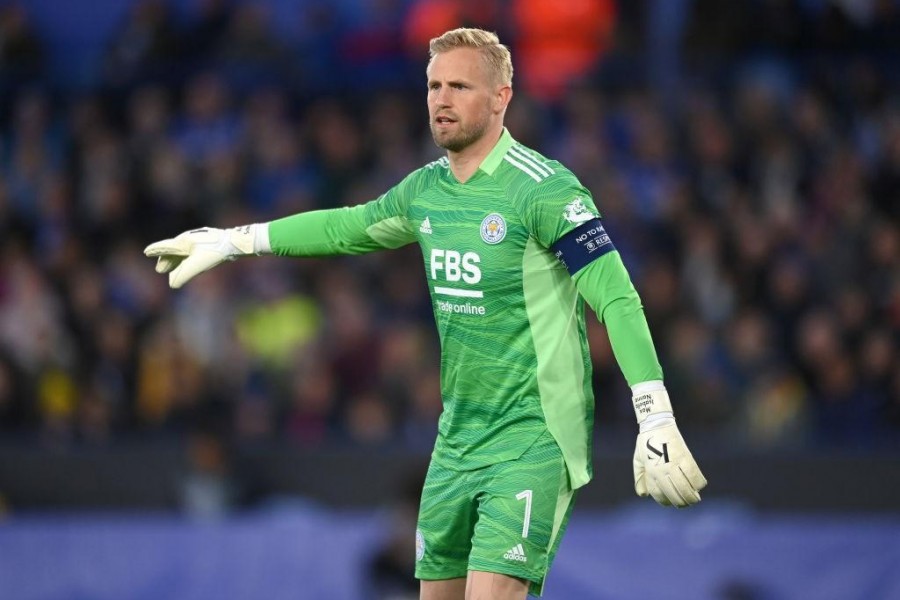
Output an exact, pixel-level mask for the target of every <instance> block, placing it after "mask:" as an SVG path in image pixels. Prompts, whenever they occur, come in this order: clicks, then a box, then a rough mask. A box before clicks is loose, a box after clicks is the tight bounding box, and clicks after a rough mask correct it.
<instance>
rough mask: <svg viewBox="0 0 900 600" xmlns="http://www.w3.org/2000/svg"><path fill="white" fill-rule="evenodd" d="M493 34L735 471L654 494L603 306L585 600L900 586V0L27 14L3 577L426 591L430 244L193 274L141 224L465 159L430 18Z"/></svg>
mask: <svg viewBox="0 0 900 600" xmlns="http://www.w3.org/2000/svg"><path fill="white" fill-rule="evenodd" d="M460 24H467V25H477V26H482V27H486V28H489V29H492V30H496V31H498V33H500V35H501V39H503V40H504V41H505V42H507V43H508V44H509V45H510V46H511V47H512V50H513V58H514V62H515V66H516V76H515V89H516V96H515V99H514V100H513V103H512V107H511V109H510V112H509V114H508V119H507V124H508V126H509V128H510V130H511V131H512V133H513V135H514V136H516V137H517V138H518V139H519V140H520V141H522V142H523V143H526V144H528V145H531V146H533V147H535V148H537V149H539V150H541V151H542V152H544V153H545V154H547V155H550V156H553V157H556V158H559V159H560V160H562V161H563V162H564V163H565V164H567V165H568V166H569V167H571V168H572V170H573V171H575V173H576V174H577V175H578V176H579V177H580V178H581V179H582V181H583V182H584V183H585V184H586V185H587V186H588V187H589V188H590V189H591V190H592V191H593V193H594V196H595V198H596V200H597V204H598V206H599V207H600V209H601V211H602V212H603V213H604V217H605V219H606V223H607V229H608V230H609V231H610V233H611V235H612V236H613V239H614V240H615V242H616V245H617V247H618V248H619V249H620V250H621V252H622V254H623V257H624V260H625V262H626V265H627V266H628V267H629V269H630V271H631V273H632V276H633V279H634V280H635V283H636V285H637V287H638V289H639V290H640V292H641V295H642V298H643V301H644V305H645V309H646V312H647V316H648V319H649V321H650V324H651V329H652V331H653V332H654V337H655V339H656V343H657V348H658V351H659V353H660V357H661V361H662V363H663V367H664V369H665V371H666V381H667V385H668V387H669V389H670V392H671V394H672V397H673V402H674V404H675V406H676V414H677V416H678V419H679V423H680V424H681V428H682V430H683V431H684V432H685V436H686V438H687V440H688V442H689V443H690V445H691V447H692V449H693V450H694V453H695V455H696V456H697V457H698V460H699V462H700V464H701V466H702V467H703V469H704V471H705V472H706V474H707V476H708V477H709V479H710V482H711V484H710V488H709V490H708V492H707V493H706V494H705V495H704V499H705V501H704V503H703V504H702V505H701V506H699V507H697V508H695V509H691V511H666V510H663V509H659V508H657V507H655V506H653V505H652V502H651V501H649V500H647V501H643V502H639V501H637V500H636V499H634V497H633V492H632V490H631V473H630V469H631V465H630V454H631V451H632V444H633V439H634V433H635V426H634V421H633V414H632V411H631V408H630V404H629V398H630V394H629V392H628V389H627V387H626V385H625V382H624V380H623V378H622V377H621V374H620V373H619V371H618V369H617V367H616V365H615V362H614V360H613V359H612V355H611V352H610V348H609V345H608V343H607V341H606V339H605V334H604V333H603V330H602V327H601V326H600V325H598V324H597V323H596V321H595V320H593V321H592V325H591V337H592V339H591V343H592V351H593V359H594V366H595V389H596V393H597V398H598V401H597V417H598V418H597V438H596V444H595V448H596V456H597V464H596V469H595V472H596V475H597V477H596V479H595V481H594V482H592V484H590V486H589V487H588V488H587V489H585V490H584V492H583V494H582V496H581V500H580V504H579V507H578V510H577V511H576V516H575V518H574V519H573V522H572V527H571V530H570V533H569V536H568V537H567V538H566V540H565V541H564V543H563V547H562V550H561V552H560V557H559V561H558V563H557V566H556V567H555V568H554V571H553V572H552V574H551V578H550V580H549V591H548V595H547V597H549V598H551V599H553V598H585V599H589V598H638V599H639V598H647V597H660V598H691V599H693V598H754V599H763V598H765V599H769V598H772V599H781V598H836V599H837V598H841V599H844V598H860V599H867V600H868V599H879V598H885V599H887V598H900V575H898V573H900V570H898V566H900V438H898V436H900V350H898V335H900V334H898V331H900V81H898V79H900V69H898V66H900V6H898V3H897V2H895V1H892V0H858V1H850V0H847V1H836V0H835V1H829V0H735V1H732V2H716V1H714V0H656V1H653V0H648V1H646V2H614V1H612V0H571V1H568V2H552V1H550V0H504V1H501V0H480V1H471V0H421V1H415V0H374V1H372V2H364V1H363V0H335V1H333V2H325V1H313V0H310V1H301V0H266V1H262V0H260V1H256V2H249V1H235V2H230V1H228V0H178V1H165V0H137V1H129V2H121V1H117V0H92V1H91V2H61V1H58V0H20V1H17V2H16V1H13V2H9V1H3V2H0V232H2V235H0V248H2V250H0V505H2V514H3V518H2V521H0V598H16V599H28V600H31V599H34V600H37V599H41V600H50V599H61V600H62V599H81V598H84V599H106V598H110V599H112V598H198V599H199V598H211V597H216V598H235V599H238V598H258V597H271V598H347V599H354V598H403V597H408V595H409V593H410V592H409V591H408V589H409V588H408V587H407V585H408V582H409V577H408V573H409V570H410V568H411V565H410V563H409V561H410V559H411V558H412V551H411V550H410V547H411V545H412V544H411V542H412V535H411V532H412V527H414V525H413V524H412V521H411V519H414V505H415V498H416V494H417V486H418V485H419V481H420V478H421V473H422V467H423V465H424V464H425V462H426V461H427V455H428V451H429V448H430V445H431V442H432V440H433V437H434V434H435V425H436V418H437V414H438V413H439V411H440V398H439V392H438V372H437V364H438V362H437V357H436V351H437V343H436V339H435V334H434V331H433V322H432V316H431V308H430V303H429V299H428V297H427V295H426V293H425V291H426V287H425V283H424V277H423V275H422V267H421V257H420V256H419V254H418V251H417V250H416V249H415V248H406V249H402V250H400V251H394V252H389V253H379V254H375V255H369V256H365V257H355V258H331V259H327V260H286V259H277V258H258V259H253V260H245V261H238V262H237V263H234V264H230V265H226V266H223V267H220V268H219V269H216V270H215V271H212V272H210V273H208V274H205V275H203V276H202V278H201V279H198V280H197V281H196V282H195V283H193V284H192V285H190V286H188V287H187V288H186V289H184V290H182V291H180V292H177V293H175V292H172V291H170V290H169V289H168V288H167V287H166V284H165V279H164V278H163V277H160V276H158V275H156V274H155V273H154V272H153V263H152V262H151V261H149V260H148V259H146V258H144V257H143V256H142V254H141V249H142V248H143V247H144V246H145V245H146V244H147V243H149V242H151V241H155V240H157V239H162V238H164V237H170V236H171V235H173V234H175V233H177V232H180V231H182V230H184V229H187V228H191V227H195V226H198V225H216V226H229V225H238V224H243V223H248V222H256V221H264V220H268V219H271V218H274V217H277V216H282V215H286V214H289V213H292V212H296V211H300V210H308V209H312V208H320V207H334V206H342V205H348V204H355V203H359V202H363V201H365V200H368V199H370V198H373V197H375V196H377V195H378V194H380V193H381V192H382V191H384V190H385V189H387V188H388V187H389V186H390V185H393V184H394V183H396V182H397V181H399V179H400V178H401V177H403V176H404V175H405V174H406V173H408V172H409V171H410V170H412V169H414V168H416V167H417V166H419V165H421V164H424V163H425V162H427V161H429V160H431V159H433V158H435V157H437V156H438V155H439V153H438V149H437V148H435V147H434V146H433V144H432V142H431V139H430V135H429V133H428V128H427V122H426V118H425V117H426V114H427V113H426V110H425V103H424V75H423V69H424V65H425V62H426V60H427V40H428V39H429V38H430V37H431V36H433V35H435V34H438V33H440V32H442V31H444V30H446V29H448V28H451V27H455V26H457V25H460ZM489 383H490V382H486V384H487V385H489ZM413 589H414V588H413Z"/></svg>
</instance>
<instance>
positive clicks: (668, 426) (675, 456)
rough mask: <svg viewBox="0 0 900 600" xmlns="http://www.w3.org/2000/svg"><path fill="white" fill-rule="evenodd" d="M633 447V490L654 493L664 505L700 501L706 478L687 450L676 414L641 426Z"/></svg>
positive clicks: (649, 494)
mask: <svg viewBox="0 0 900 600" xmlns="http://www.w3.org/2000/svg"><path fill="white" fill-rule="evenodd" d="M641 429H642V431H641V432H640V433H639V434H638V437H637V444H636V446H635V449H634V491H635V492H637V494H638V496H653V499H654V500H656V501H657V502H658V503H660V504H662V505H663V506H677V507H679V508H682V507H685V506H690V505H692V504H696V503H698V502H700V490H702V489H703V488H704V487H706V478H705V477H704V476H703V473H701V472H700V467H698V466H697V462H696V461H695V460H694V457H693V456H692V455H691V452H690V450H688V447H687V445H686V444H685V443H684V438H682V437H681V432H680V431H678V425H676V424H675V418H674V417H662V418H659V419H657V420H654V421H653V422H651V423H645V424H642V426H641Z"/></svg>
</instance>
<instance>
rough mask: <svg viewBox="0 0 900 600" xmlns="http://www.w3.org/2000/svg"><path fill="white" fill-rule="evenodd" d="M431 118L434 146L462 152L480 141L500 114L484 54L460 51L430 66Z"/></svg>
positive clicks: (470, 49) (432, 62) (444, 55)
mask: <svg viewBox="0 0 900 600" xmlns="http://www.w3.org/2000/svg"><path fill="white" fill-rule="evenodd" d="M426 73H427V75H428V115H429V117H430V125H431V135H432V136H433V137H434V143H435V144H437V145H438V146H440V147H441V148H444V149H446V150H449V151H451V152H460V151H461V150H464V149H465V148H467V147H469V146H470V145H471V144H472V143H474V142H476V141H478V140H479V139H481V137H482V136H483V135H484V133H485V131H486V130H487V128H488V126H489V125H490V123H491V119H492V118H494V117H495V115H497V114H499V113H498V111H497V110H495V107H496V105H497V103H498V98H497V89H498V87H499V86H497V84H495V83H494V81H493V80H492V78H491V76H490V74H489V72H488V67H487V64H486V62H485V60H484V58H483V57H482V56H481V53H480V52H479V51H478V50H475V49H473V48H457V49H455V50H450V51H449V52H442V53H441V54H438V55H436V56H435V57H434V58H433V59H432V60H431V63H430V64H429V65H428V69H427V71H426Z"/></svg>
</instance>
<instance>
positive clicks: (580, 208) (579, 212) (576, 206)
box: [563, 196, 596, 223]
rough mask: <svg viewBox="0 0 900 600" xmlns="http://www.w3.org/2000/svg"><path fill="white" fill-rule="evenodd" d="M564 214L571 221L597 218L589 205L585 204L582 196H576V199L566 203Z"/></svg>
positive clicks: (578, 221)
mask: <svg viewBox="0 0 900 600" xmlns="http://www.w3.org/2000/svg"><path fill="white" fill-rule="evenodd" d="M563 216H564V217H565V218H566V221H569V222H570V223H584V222H585V221H590V220H591V219H594V218H596V215H594V214H592V213H591V211H590V210H588V207H587V206H585V205H584V199H583V198H582V197H581V196H575V199H574V200H572V201H571V202H569V203H568V204H566V208H565V209H564V210H563Z"/></svg>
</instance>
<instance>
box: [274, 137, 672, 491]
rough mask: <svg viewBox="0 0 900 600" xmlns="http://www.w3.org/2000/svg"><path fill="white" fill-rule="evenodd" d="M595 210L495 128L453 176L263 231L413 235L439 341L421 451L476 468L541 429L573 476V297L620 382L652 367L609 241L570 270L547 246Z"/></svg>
mask: <svg viewBox="0 0 900 600" xmlns="http://www.w3.org/2000/svg"><path fill="white" fill-rule="evenodd" d="M598 217H599V214H598V212H597V209H596V207H595V206H594V202H593V200H592V197H591V194H590V192H589V191H588V190H587V189H585V188H584V187H583V186H582V185H581V184H580V183H579V181H578V180H577V178H576V177H575V176H574V175H573V174H572V173H571V172H570V171H569V170H567V169H566V168H565V167H563V166H562V165H561V164H560V163H559V162H556V161H553V160H549V159H547V158H545V157H544V156H542V155H540V154H539V153H537V152H535V151H534V150H531V149H529V148H527V147H525V146H523V145H521V144H519V143H518V142H516V141H515V140H514V139H513V138H512V137H511V136H510V134H509V133H508V132H507V131H506V130H504V131H503V134H502V136H501V138H500V140H499V141H498V143H497V145H496V146H495V147H494V149H493V150H492V152H491V153H490V154H489V155H488V156H487V157H486V158H485V160H484V161H483V163H482V164H481V166H480V168H479V169H478V171H476V172H475V174H474V175H473V176H472V177H471V178H470V179H469V180H468V181H466V182H465V183H460V182H459V181H457V180H456V178H455V177H454V175H453V173H452V172H451V171H450V168H449V163H448V160H447V159H446V158H441V159H440V160H437V161H435V162H432V163H430V164H428V165H426V166H424V167H422V168H420V169H418V170H416V171H414V172H413V173H411V174H410V175H409V176H407V177H406V178H405V179H404V180H403V181H401V182H400V183H399V184H398V185H396V186H395V187H393V188H392V189H390V190H389V191H388V192H387V193H385V194H384V195H382V196H381V197H379V198H378V199H376V200H373V201H371V202H369V203H367V204H364V205H360V206H355V207H350V208H341V209H334V210H323V211H314V212H310V213H302V214H299V215H294V216H292V217H287V218H284V219H279V220H276V221H273V222H272V223H270V225H269V237H270V242H271V247H272V251H273V252H274V253H275V254H279V255H289V256H325V255H333V254H360V253H364V252H370V251H373V250H378V249H383V248H396V247H399V246H403V245H405V244H409V243H412V242H418V244H419V246H420V247H421V250H422V255H423V258H424V268H425V276H426V279H427V281H428V287H429V291H430V293H431V299H432V305H433V309H434V315H435V321H436V323H437V328H438V332H439V335H440V342H441V393H442V397H443V404H444V410H443V412H442V414H441V417H440V422H439V427H438V438H437V440H436V443H435V448H434V452H433V459H434V460H435V461H437V462H438V463H440V464H442V465H444V466H446V467H448V468H453V469H459V470H470V469H477V468H480V467H483V466H486V465H489V464H493V463H497V462H500V461H505V460H511V459H515V458H518V457H519V456H520V455H521V454H522V453H523V452H524V451H525V450H527V449H528V447H529V446H530V445H531V444H532V443H533V442H534V441H535V440H536V439H537V438H538V437H539V436H540V435H541V433H542V432H544V431H546V430H549V431H550V432H551V434H552V435H553V436H554V438H555V439H556V441H557V442H558V444H559V446H560V448H561V449H562V452H563V456H564V457H565V459H566V464H567V467H568V469H569V474H570V476H571V482H572V485H573V488H577V487H580V486H581V485H583V484H585V483H586V482H587V481H588V480H589V479H590V477H591V461H590V456H591V437H592V426H593V402H594V401H593V394H592V390H591V362H590V354H589V349H588V344H587V336H586V331H585V320H584V302H583V300H582V296H584V297H585V298H587V299H588V301H589V302H590V303H591V305H592V306H593V307H594V309H595V310H596V311H597V313H598V315H599V316H600V317H601V318H602V319H604V320H606V321H607V328H608V330H609V333H610V338H611V340H612V342H613V348H614V350H615V352H616V357H617V359H618V361H619V363H620V366H621V367H622V369H623V372H624V373H625V376H626V379H627V380H628V382H629V383H632V384H633V383H637V382H638V381H644V380H650V379H662V374H661V370H660V367H659V364H658V361H657V360H656V355H655V352H654V350H653V345H652V342H651V341H650V338H649V332H648V331H647V328H646V321H645V320H644V317H643V312H642V309H641V307H640V302H639V300H638V299H637V294H636V293H635V292H634V288H633V286H631V282H630V280H629V279H628V276H627V273H626V272H625V269H624V267H623V266H622V263H621V259H620V258H619V256H618V253H617V252H615V251H612V252H609V251H607V252H605V253H602V256H600V257H599V258H597V259H596V260H591V261H590V264H587V265H586V266H584V268H581V269H579V270H578V271H577V272H576V273H574V274H571V273H570V270H569V269H567V266H566V265H565V264H564V263H563V262H562V261H561V260H559V256H558V255H557V254H555V252H554V250H553V249H552V248H553V247H554V244H556V243H557V242H558V241H559V240H561V239H562V238H563V237H564V236H566V235H567V234H569V233H570V232H572V231H573V230H575V229H576V228H578V227H582V228H584V226H585V224H587V223H590V222H595V220H596V219H597V218H598ZM579 231H580V230H579ZM600 231H602V226H601V227H600ZM591 233H594V232H591ZM585 235H587V232H586V233H585ZM594 240H595V241H596V242H597V244H601V245H602V243H603V242H604V241H605V242H607V243H608V242H609V240H608V237H606V236H605V234H604V236H603V237H602V238H601V237H595V238H594ZM587 244H588V246H591V245H592V241H591V240H588V242H587ZM597 244H594V245H595V246H596V245H597ZM611 248H612V246H611V244H610V245H609V248H608V249H607V250H609V249H611ZM585 252H587V250H585ZM600 254H601V252H598V255H600ZM573 275H574V276H573ZM611 320H612V321H611ZM616 338H618V339H616Z"/></svg>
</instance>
